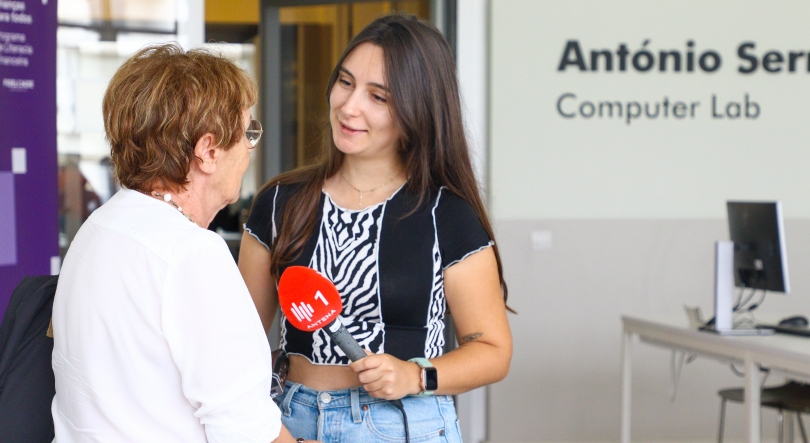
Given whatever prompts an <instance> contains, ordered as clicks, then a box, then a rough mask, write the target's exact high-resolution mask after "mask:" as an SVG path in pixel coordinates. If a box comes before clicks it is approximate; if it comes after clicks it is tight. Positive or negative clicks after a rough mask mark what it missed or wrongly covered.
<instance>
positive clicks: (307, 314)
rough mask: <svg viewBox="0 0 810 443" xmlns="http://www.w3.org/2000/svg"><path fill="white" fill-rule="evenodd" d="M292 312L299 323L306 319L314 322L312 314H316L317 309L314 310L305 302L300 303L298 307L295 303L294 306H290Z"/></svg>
mask: <svg viewBox="0 0 810 443" xmlns="http://www.w3.org/2000/svg"><path fill="white" fill-rule="evenodd" d="M290 310H291V311H292V312H293V314H295V318H296V319H298V321H304V319H306V320H307V321H312V314H314V313H315V309H312V305H311V304H309V303H304V302H301V303H299V304H298V306H296V305H295V303H294V302H293V304H292V305H290Z"/></svg>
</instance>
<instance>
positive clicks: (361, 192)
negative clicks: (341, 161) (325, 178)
mask: <svg viewBox="0 0 810 443" xmlns="http://www.w3.org/2000/svg"><path fill="white" fill-rule="evenodd" d="M339 172H340V178H342V179H343V181H344V182H346V184H347V185H349V186H350V187H351V188H352V189H354V190H355V191H357V193H358V194H360V208H361V209H362V208H363V194H367V193H369V192H374V191H376V190H377V189H380V188H382V187H383V186H385V185H387V184H389V183H391V182H392V181H394V179H395V178H397V176H399V172H397V173H396V174H394V176H393V177H391V179H390V180H388V181H387V182H385V183H383V184H381V185H379V186H375V187H373V188H371V189H366V190H365V191H362V190H360V189H357V187H355V186H354V185H353V184H351V183H349V180H348V179H346V176H345V175H343V171H339Z"/></svg>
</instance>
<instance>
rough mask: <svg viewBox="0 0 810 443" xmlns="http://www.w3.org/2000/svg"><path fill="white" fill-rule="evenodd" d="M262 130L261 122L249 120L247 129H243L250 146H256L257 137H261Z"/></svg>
mask: <svg viewBox="0 0 810 443" xmlns="http://www.w3.org/2000/svg"><path fill="white" fill-rule="evenodd" d="M262 132H263V131H262V124H261V123H259V121H258V120H251V121H250V123H248V127H247V129H245V137H247V139H248V143H250V146H253V147H256V144H257V143H259V139H260V138H262Z"/></svg>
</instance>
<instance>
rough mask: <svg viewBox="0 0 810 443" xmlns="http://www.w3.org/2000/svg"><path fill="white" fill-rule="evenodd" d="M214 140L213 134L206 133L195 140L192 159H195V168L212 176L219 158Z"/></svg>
mask: <svg viewBox="0 0 810 443" xmlns="http://www.w3.org/2000/svg"><path fill="white" fill-rule="evenodd" d="M219 151H220V150H219V149H217V145H216V138H215V137H214V134H211V133H210V132H206V133H205V134H203V136H202V137H200V139H199V140H197V144H196V145H194V157H196V158H197V167H199V168H200V171H202V172H203V173H205V174H213V173H214V172H215V171H216V170H217V159H218V158H219Z"/></svg>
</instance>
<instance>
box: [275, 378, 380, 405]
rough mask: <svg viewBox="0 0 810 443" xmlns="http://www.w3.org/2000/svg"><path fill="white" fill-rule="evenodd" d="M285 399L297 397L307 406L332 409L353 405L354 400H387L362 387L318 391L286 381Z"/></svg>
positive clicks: (366, 401) (359, 401) (374, 401)
mask: <svg viewBox="0 0 810 443" xmlns="http://www.w3.org/2000/svg"><path fill="white" fill-rule="evenodd" d="M285 391H287V392H288V393H289V394H288V395H285V400H287V399H288V398H292V397H295V402H296V403H300V404H303V405H305V406H309V407H313V408H320V409H330V408H345V407H350V406H352V401H353V400H354V401H356V402H358V403H360V404H371V403H380V402H384V401H386V400H383V399H380V398H374V397H372V396H371V395H369V393H368V392H367V391H366V390H365V389H363V388H362V387H356V388H349V389H339V390H334V391H316V390H315V389H312V388H308V387H306V386H304V385H302V384H299V383H292V382H289V381H288V382H286V386H285Z"/></svg>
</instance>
